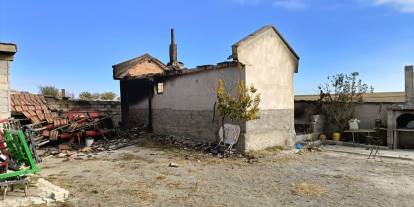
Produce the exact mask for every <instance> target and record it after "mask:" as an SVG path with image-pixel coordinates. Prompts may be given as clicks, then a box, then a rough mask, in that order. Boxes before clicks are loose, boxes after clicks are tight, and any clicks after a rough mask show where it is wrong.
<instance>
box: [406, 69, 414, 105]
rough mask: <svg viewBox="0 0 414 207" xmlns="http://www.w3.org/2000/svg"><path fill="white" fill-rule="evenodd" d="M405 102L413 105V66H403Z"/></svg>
mask: <svg viewBox="0 0 414 207" xmlns="http://www.w3.org/2000/svg"><path fill="white" fill-rule="evenodd" d="M405 102H407V104H409V105H414V72H413V66H412V65H408V66H405Z"/></svg>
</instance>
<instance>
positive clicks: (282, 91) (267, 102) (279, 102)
mask: <svg viewBox="0 0 414 207" xmlns="http://www.w3.org/2000/svg"><path fill="white" fill-rule="evenodd" d="M169 52H170V61H169V63H167V64H164V63H163V62H162V61H160V60H158V59H157V58H155V57H152V56H151V55H149V54H144V55H142V56H139V57H137V58H134V59H131V60H128V61H125V62H122V63H120V64H117V65H114V66H113V77H114V79H116V80H119V81H120V90H121V105H122V122H123V124H124V126H125V127H136V126H145V127H147V128H148V129H149V130H152V131H153V132H155V133H157V134H173V135H182V136H186V137H189V138H192V139H195V140H199V141H203V142H214V141H215V140H216V137H217V132H218V130H219V126H220V125H219V122H218V120H219V119H218V117H217V116H218V113H217V112H216V109H215V102H216V92H215V88H216V86H217V82H218V80H219V79H222V80H224V81H225V83H226V85H227V86H228V87H229V88H234V86H236V84H237V83H238V81H240V80H243V81H245V82H246V84H247V85H254V86H255V88H257V89H258V92H259V93H260V94H261V103H260V106H259V107H260V109H261V110H260V119H258V120H253V121H246V122H240V123H238V124H239V125H240V127H241V134H240V139H239V143H238V147H239V148H240V149H242V150H245V151H250V150H260V149H265V148H268V147H273V146H283V147H291V146H292V145H293V142H294V137H295V130H294V113H293V110H294V95H293V94H294V92H293V76H294V74H295V73H297V72H298V63H299V56H298V55H297V54H296V52H295V51H294V50H293V49H292V47H291V46H290V45H289V44H288V43H287V41H286V40H285V39H284V38H283V37H282V35H281V34H280V33H279V32H278V31H277V30H276V28H275V27H273V26H265V27H262V28H260V29H259V30H258V31H256V32H254V33H252V34H250V35H248V36H247V37H245V38H243V39H242V40H240V41H239V42H237V43H235V44H234V45H233V46H232V54H231V59H230V60H229V61H225V62H222V63H218V64H214V65H204V66H199V67H196V68H192V69H187V68H185V67H184V66H183V64H182V63H181V62H179V61H178V60H177V45H176V43H175V40H174V32H173V31H172V34H171V45H170V51H169Z"/></svg>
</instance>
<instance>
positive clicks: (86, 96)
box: [79, 91, 95, 101]
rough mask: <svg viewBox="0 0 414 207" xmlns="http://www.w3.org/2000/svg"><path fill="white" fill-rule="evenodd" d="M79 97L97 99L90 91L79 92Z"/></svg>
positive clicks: (86, 99)
mask: <svg viewBox="0 0 414 207" xmlns="http://www.w3.org/2000/svg"><path fill="white" fill-rule="evenodd" d="M79 99H80V100H84V101H92V100H95V99H94V96H93V95H92V93H91V92H89V91H84V92H81V93H80V94H79Z"/></svg>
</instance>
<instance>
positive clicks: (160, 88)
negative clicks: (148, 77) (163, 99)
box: [157, 82, 164, 94]
mask: <svg viewBox="0 0 414 207" xmlns="http://www.w3.org/2000/svg"><path fill="white" fill-rule="evenodd" d="M163 93H164V83H163V82H161V83H157V94H163Z"/></svg>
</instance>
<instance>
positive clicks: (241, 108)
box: [216, 79, 260, 137]
mask: <svg viewBox="0 0 414 207" xmlns="http://www.w3.org/2000/svg"><path fill="white" fill-rule="evenodd" d="M236 90H237V94H236V96H233V95H232V94H231V92H230V91H228V90H227V89H226V85H225V82H224V80H222V79H220V80H219V81H218V83H217V89H216V94H217V110H218V111H219V113H220V116H221V125H222V127H223V131H224V129H225V128H224V121H225V119H226V118H229V119H230V120H231V121H236V120H243V121H249V120H254V119H258V118H259V110H260V109H259V103H260V94H258V93H257V89H256V88H254V86H250V87H247V86H246V83H245V82H244V81H239V82H238V83H237V88H236ZM225 134H226V133H225V132H223V137H224V136H225Z"/></svg>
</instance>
